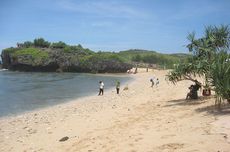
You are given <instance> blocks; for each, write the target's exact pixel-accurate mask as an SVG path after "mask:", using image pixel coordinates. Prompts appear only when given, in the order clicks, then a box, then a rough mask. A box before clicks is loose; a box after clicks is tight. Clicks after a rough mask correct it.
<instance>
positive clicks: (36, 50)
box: [1, 38, 187, 73]
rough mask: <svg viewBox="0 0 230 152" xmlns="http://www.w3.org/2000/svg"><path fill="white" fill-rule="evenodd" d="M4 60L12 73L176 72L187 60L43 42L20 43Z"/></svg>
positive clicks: (184, 57) (145, 51)
mask: <svg viewBox="0 0 230 152" xmlns="http://www.w3.org/2000/svg"><path fill="white" fill-rule="evenodd" d="M1 56H2V61H3V67H4V68H8V69H10V70H19V71H66V72H95V73H97V72H126V71H127V70H128V69H130V68H132V67H134V66H143V67H151V66H152V65H154V66H152V67H157V68H161V67H164V68H172V67H173V65H174V64H176V63H178V62H181V61H183V60H185V59H186V57H187V55H184V56H183V55H181V56H178V55H175V54H174V55H168V54H161V53H157V52H155V51H147V50H137V49H135V50H127V51H121V52H118V53H115V52H101V51H99V52H93V51H91V50H90V49H88V48H83V47H82V46H81V45H80V44H78V45H68V44H66V43H64V42H62V41H59V42H54V43H51V42H48V41H45V40H44V39H43V38H37V39H35V40H34V41H33V42H31V41H26V42H24V43H17V47H16V48H12V47H11V48H7V49H4V50H3V52H2V55H1Z"/></svg>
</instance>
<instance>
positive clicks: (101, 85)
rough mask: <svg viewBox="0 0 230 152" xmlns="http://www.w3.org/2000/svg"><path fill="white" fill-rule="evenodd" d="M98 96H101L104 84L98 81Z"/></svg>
mask: <svg viewBox="0 0 230 152" xmlns="http://www.w3.org/2000/svg"><path fill="white" fill-rule="evenodd" d="M99 84H100V86H99V94H98V95H103V93H104V83H103V82H102V81H99Z"/></svg>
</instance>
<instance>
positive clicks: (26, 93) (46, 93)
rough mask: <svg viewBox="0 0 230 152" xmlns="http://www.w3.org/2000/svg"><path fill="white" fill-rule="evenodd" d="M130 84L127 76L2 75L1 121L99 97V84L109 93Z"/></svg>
mask: <svg viewBox="0 0 230 152" xmlns="http://www.w3.org/2000/svg"><path fill="white" fill-rule="evenodd" d="M117 80H119V81H120V82H121V84H125V83H127V82H128V81H129V80H131V77H129V76H128V75H97V74H83V73H37V72H36V73H35V72H33V73H28V72H11V71H6V70H1V71H0V117H2V116H9V115H17V114H20V113H24V112H26V111H31V110H34V109H38V108H43V107H47V106H51V105H57V104H60V103H64V102H68V101H70V100H73V99H77V98H80V97H84V96H89V95H95V96H96V95H97V94H98V88H99V81H103V82H104V84H105V93H106V90H108V89H111V88H112V87H114V88H115V82H116V81H117Z"/></svg>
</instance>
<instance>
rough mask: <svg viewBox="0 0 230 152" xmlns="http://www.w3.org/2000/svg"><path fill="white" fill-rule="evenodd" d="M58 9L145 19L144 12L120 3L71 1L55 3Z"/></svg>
mask: <svg viewBox="0 0 230 152" xmlns="http://www.w3.org/2000/svg"><path fill="white" fill-rule="evenodd" d="M57 5H58V7H59V8H61V9H63V10H66V11H71V12H78V13H84V14H88V15H92V16H94V15H99V16H102V17H121V18H122V17H126V18H127V17H128V18H132V17H141V18H143V17H147V16H148V14H147V13H146V12H145V11H144V10H140V9H139V8H136V7H134V6H131V5H128V4H124V3H121V2H118V1H117V2H111V1H81V2H79V1H75V2H74V1H71V0H65V1H64V0H61V1H58V3H57Z"/></svg>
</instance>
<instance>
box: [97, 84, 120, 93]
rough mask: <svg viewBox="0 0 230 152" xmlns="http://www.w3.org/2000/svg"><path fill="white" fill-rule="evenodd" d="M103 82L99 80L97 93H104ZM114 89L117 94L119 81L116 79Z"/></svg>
mask: <svg viewBox="0 0 230 152" xmlns="http://www.w3.org/2000/svg"><path fill="white" fill-rule="evenodd" d="M104 86H105V85H104V83H103V82H102V81H99V93H98V95H99V96H100V95H103V94H104ZM116 91H117V94H119V91H120V81H116Z"/></svg>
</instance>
